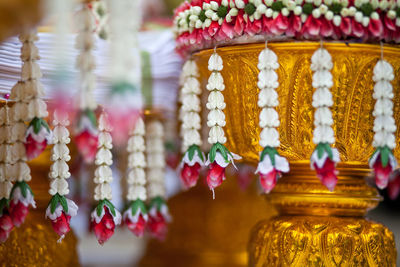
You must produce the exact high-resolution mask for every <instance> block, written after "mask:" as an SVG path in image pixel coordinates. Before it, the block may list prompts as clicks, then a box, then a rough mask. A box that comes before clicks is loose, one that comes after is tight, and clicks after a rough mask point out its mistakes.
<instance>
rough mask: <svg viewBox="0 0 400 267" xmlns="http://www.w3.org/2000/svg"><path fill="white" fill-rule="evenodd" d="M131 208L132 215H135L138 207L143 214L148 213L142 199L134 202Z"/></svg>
mask: <svg viewBox="0 0 400 267" xmlns="http://www.w3.org/2000/svg"><path fill="white" fill-rule="evenodd" d="M131 209H132V215H135V214H136V212H137V211H138V209H140V211H141V213H142V214H146V213H147V209H146V205H145V204H144V202H143V201H142V200H140V199H137V200H135V201H134V202H132V205H131Z"/></svg>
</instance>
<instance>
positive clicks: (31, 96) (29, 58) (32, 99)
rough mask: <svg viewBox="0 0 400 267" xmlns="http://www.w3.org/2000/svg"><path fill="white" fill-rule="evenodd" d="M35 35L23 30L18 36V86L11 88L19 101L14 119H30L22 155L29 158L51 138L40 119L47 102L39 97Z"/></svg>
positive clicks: (43, 114)
mask: <svg viewBox="0 0 400 267" xmlns="http://www.w3.org/2000/svg"><path fill="white" fill-rule="evenodd" d="M38 39H39V37H38V36H37V33H36V31H31V32H27V33H23V34H21V35H20V36H19V40H20V41H21V43H22V48H21V60H22V62H23V65H22V70H21V83H22V84H21V87H19V86H18V87H19V88H15V91H16V92H15V95H19V96H20V99H19V100H20V101H19V102H17V103H16V106H15V108H14V110H15V112H14V120H15V121H20V120H26V121H30V123H29V126H28V129H27V130H26V139H25V148H26V157H27V159H28V160H32V159H34V158H36V157H37V156H39V155H40V154H41V153H42V152H43V151H44V150H45V148H46V146H47V144H48V143H49V142H50V140H51V131H50V128H49V126H48V124H47V122H46V121H45V120H44V119H43V118H45V117H47V116H48V113H47V105H46V103H45V102H44V101H43V100H42V99H41V97H42V85H41V84H40V81H39V79H40V78H41V77H42V73H41V71H40V68H39V65H38V63H37V62H36V61H37V60H39V59H40V57H39V51H38V48H37V47H36V46H35V44H34V42H35V41H37V40H38Z"/></svg>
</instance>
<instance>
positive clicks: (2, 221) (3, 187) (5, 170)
mask: <svg viewBox="0 0 400 267" xmlns="http://www.w3.org/2000/svg"><path fill="white" fill-rule="evenodd" d="M8 110H9V108H8V105H7V104H6V105H5V106H4V107H2V108H1V109H0V151H1V154H0V155H1V160H0V161H1V163H0V173H1V179H0V243H4V242H5V241H6V240H7V239H8V236H9V235H10V232H11V231H12V229H13V228H14V223H13V218H12V216H11V214H10V206H9V204H10V194H11V190H12V188H13V181H14V179H15V177H14V176H13V175H12V172H10V171H9V170H11V165H10V163H9V162H8V161H9V160H8V159H9V157H10V156H9V154H10V150H11V149H10V144H9V143H8V142H9V141H10V134H11V129H10V125H9V118H8V115H9V111H8Z"/></svg>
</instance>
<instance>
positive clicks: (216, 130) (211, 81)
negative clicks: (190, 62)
mask: <svg viewBox="0 0 400 267" xmlns="http://www.w3.org/2000/svg"><path fill="white" fill-rule="evenodd" d="M222 69H223V62H222V58H221V57H220V56H219V55H218V54H217V52H216V49H215V48H214V53H213V54H212V55H211V56H210V59H209V60H208V70H209V71H211V75H210V77H209V78H208V83H207V90H209V91H210V94H209V96H208V101H207V105H206V106H207V109H208V110H209V113H208V117H207V125H208V127H210V132H209V135H208V143H210V144H212V147H211V149H210V152H209V153H208V158H207V162H206V165H207V166H209V170H208V173H207V184H208V187H209V188H210V190H211V191H212V192H213V199H215V192H214V189H215V188H216V187H218V186H220V185H221V183H222V181H223V180H225V168H226V167H227V166H228V165H229V163H232V164H233V166H235V164H234V160H238V159H241V157H240V156H238V155H236V154H234V153H232V152H230V151H229V150H228V149H227V148H226V147H225V146H224V144H225V143H226V137H225V133H224V129H223V128H222V127H224V126H225V124H226V122H225V114H224V112H223V109H225V106H226V104H225V102H224V96H223V95H222V93H221V92H222V91H223V90H224V89H225V85H224V79H223V77H222V75H221V73H220V71H221V70H222Z"/></svg>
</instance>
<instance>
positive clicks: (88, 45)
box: [75, 3, 98, 163]
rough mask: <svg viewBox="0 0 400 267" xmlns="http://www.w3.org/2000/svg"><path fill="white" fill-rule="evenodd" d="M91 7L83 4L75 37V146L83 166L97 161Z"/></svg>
mask: <svg viewBox="0 0 400 267" xmlns="http://www.w3.org/2000/svg"><path fill="white" fill-rule="evenodd" d="M88 5H90V4H88V3H83V4H82V9H81V10H80V11H79V12H78V15H77V17H78V21H79V23H78V27H79V30H78V35H77V37H76V44H75V46H76V48H77V49H79V55H78V57H77V59H76V67H77V68H78V69H79V75H80V77H79V81H80V89H81V90H80V98H79V109H80V111H79V117H78V124H77V127H76V132H75V143H76V146H77V147H78V151H79V153H80V154H81V155H82V157H83V159H84V161H85V162H86V163H90V162H93V160H94V159H95V157H96V152H97V144H98V130H97V119H96V115H95V110H96V107H97V104H96V101H95V98H94V96H93V90H94V88H95V87H96V77H95V74H94V72H93V70H94V68H95V59H94V56H93V53H92V52H93V48H94V42H95V32H94V29H95V22H94V17H93V15H92V11H91V9H90V8H89V6H88Z"/></svg>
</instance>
